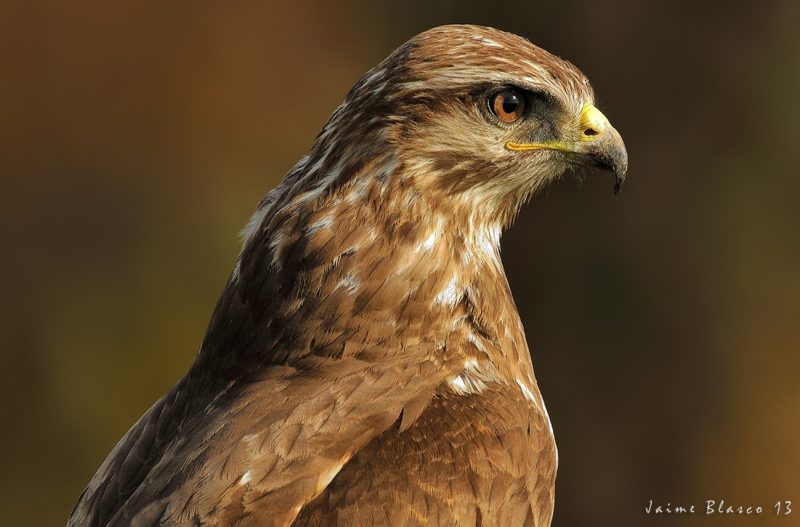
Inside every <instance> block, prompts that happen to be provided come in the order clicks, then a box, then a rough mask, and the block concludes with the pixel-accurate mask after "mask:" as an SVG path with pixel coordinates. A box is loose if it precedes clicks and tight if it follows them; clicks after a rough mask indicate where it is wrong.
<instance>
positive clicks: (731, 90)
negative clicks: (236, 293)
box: [0, 0, 800, 527]
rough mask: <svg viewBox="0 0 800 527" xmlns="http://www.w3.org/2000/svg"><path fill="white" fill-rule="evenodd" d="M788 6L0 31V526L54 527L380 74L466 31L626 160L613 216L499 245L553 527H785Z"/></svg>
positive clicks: (319, 14)
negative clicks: (535, 47)
mask: <svg viewBox="0 0 800 527" xmlns="http://www.w3.org/2000/svg"><path fill="white" fill-rule="evenodd" d="M290 4H291V6H290ZM799 6H800V4H798V3H797V2H791V1H788V0H787V1H784V2H769V1H766V2H666V1H656V2H644V1H638V0H617V1H600V0H592V1H588V0H587V1H578V2H558V1H540V2H536V1H517V2H457V1H446V2H439V3H435V4H429V3H428V2H424V1H421V0H412V1H409V2H398V3H395V4H388V3H384V4H380V3H376V2H369V1H362V2H330V3H323V2H322V1H318V2H299V3H295V2H255V1H238V2H211V1H192V2H189V1H173V2H165V1H148V0H136V1H134V0H125V1H117V2H101V1H95V2H87V1H69V2H66V1H62V2H55V1H53V2H43V1H19V2H8V1H3V2H0V184H1V185H0V244H1V245H0V247H2V256H1V257H0V277H1V279H2V296H1V298H0V346H2V348H1V349H0V401H2V403H1V404H0V424H1V425H0V426H2V428H1V429H0V467H2V470H0V511H2V518H3V519H2V523H3V525H26V526H28V525H30V526H39V525H42V526H44V525H61V524H63V523H64V522H65V521H66V517H67V515H68V514H69V511H70V510H71V508H72V506H73V504H74V502H75V501H76V499H77V497H78V495H79V494H80V492H81V490H82V488H83V486H84V485H85V484H86V483H87V482H88V480H89V478H90V477H91V475H92V474H93V473H94V471H95V470H96V469H97V467H98V466H99V465H100V463H101V461H102V460H103V459H104V457H105V455H106V454H107V452H108V451H109V450H110V449H111V448H112V447H113V445H114V444H115V442H116V441H117V439H118V438H120V437H121V436H122V434H123V433H124V432H125V431H126V430H127V429H128V427H129V426H130V425H131V424H132V423H133V422H134V421H135V420H136V419H137V418H138V417H139V415H141V414H142V413H143V412H144V411H145V410H146V409H147V408H148V407H149V406H150V404H152V402H154V401H155V400H156V399H157V398H158V397H159V396H160V395H161V394H162V393H163V392H165V391H166V390H167V389H169V387H170V386H171V385H172V384H173V383H175V382H176V381H177V380H178V379H179V378H180V376H181V375H182V374H183V372H184V371H185V370H186V368H187V367H188V366H189V364H190V363H191V361H192V359H193V357H194V355H195V353H196V350H197V348H198V346H199V345H200V342H201V340H202V337H203V332H204V329H205V326H206V323H207V321H208V319H209V317H210V314H211V311H212V308H213V306H214V303H215V300H216V297H217V295H218V294H219V291H220V290H221V288H222V286H223V284H224V282H225V280H226V278H227V275H228V272H229V271H230V269H231V268H232V266H233V264H234V262H235V260H236V257H237V253H238V248H239V241H238V239H237V232H238V231H239V230H240V229H241V228H242V227H243V226H244V224H245V223H246V222H247V220H248V218H249V215H250V214H251V212H252V211H253V209H254V207H255V205H256V203H257V202H258V200H259V199H260V198H261V197H262V196H263V195H264V194H265V193H266V192H267V191H268V190H269V189H270V188H272V187H273V186H274V185H275V184H276V183H277V182H278V181H279V179H280V178H281V177H282V176H283V174H284V173H285V172H286V171H287V170H288V169H289V168H290V167H291V166H292V165H293V164H294V162H295V161H296V160H297V159H298V158H299V157H300V156H301V155H303V153H304V152H305V151H306V149H307V148H308V146H309V145H310V144H311V141H312V140H313V138H314V136H315V135H316V133H317V131H318V130H319V129H320V127H321V126H322V124H323V123H324V122H325V120H326V119H327V117H328V115H329V114H330V112H331V111H332V110H333V109H334V108H335V107H336V105H337V104H338V103H339V102H340V101H341V100H342V98H343V97H344V95H345V93H346V92H347V90H348V88H349V87H350V86H351V85H352V84H354V83H355V81H356V80H357V79H358V78H359V77H360V76H361V75H362V74H363V73H364V72H365V71H366V70H368V69H369V68H370V67H372V66H373V65H374V64H376V63H377V62H378V61H379V60H381V59H382V58H383V57H384V56H386V55H387V54H388V53H389V52H391V50H392V49H394V48H395V47H396V46H398V45H399V44H401V43H402V42H403V41H405V40H406V39H407V38H408V37H410V36H412V35H413V34H415V33H417V32H419V31H421V30H424V29H427V28H429V27H431V26H434V25H439V24H442V23H452V22H471V23H481V24H486V25H493V26H495V27H499V28H502V29H506V30H509V31H512V32H516V33H519V34H521V35H524V36H526V37H528V38H530V39H531V40H533V41H534V42H535V43H538V44H539V45H541V46H543V47H545V48H546V49H548V50H550V51H552V52H554V53H556V54H558V55H560V56H562V57H565V58H568V59H569V60H571V61H572V62H574V63H575V64H576V65H577V66H578V67H579V68H581V69H582V70H583V71H584V72H585V73H586V75H587V76H588V77H589V79H590V80H591V81H592V84H593V85H594V88H595V90H596V92H597V94H598V98H599V107H600V108H601V109H602V110H603V112H604V113H605V114H606V115H607V116H608V117H609V119H610V120H611V122H612V123H613V124H614V125H615V126H616V127H617V129H619V130H620V132H621V133H622V135H623V137H624V138H625V141H626V143H627V146H628V151H629V155H630V170H629V178H628V184H627V185H626V187H625V188H624V190H623V192H622V194H621V195H619V196H617V197H616V198H613V197H612V195H611V186H612V182H611V178H610V176H609V175H608V174H602V173H593V172H587V173H586V174H584V176H583V177H582V178H575V177H571V176H570V177H567V178H566V179H565V180H564V181H562V182H561V183H559V184H557V185H555V186H553V187H551V188H550V189H549V190H548V191H547V192H546V193H545V194H543V195H540V196H538V197H536V198H535V199H534V201H533V203H532V204H531V205H529V206H528V207H527V208H526V209H525V210H524V212H523V213H522V215H521V217H520V219H519V221H518V222H517V224H516V225H515V226H514V227H513V228H512V229H511V230H510V231H509V232H508V233H507V234H506V235H505V236H504V239H503V258H504V261H505V263H506V267H507V271H508V274H509V278H510V281H511V285H512V289H513V291H514V294H515V298H516V300H517V303H518V306H519V310H520V313H521V315H522V318H523V321H524V323H525V327H526V329H527V333H528V338H529V342H530V344H531V348H532V353H533V360H534V367H535V369H536V372H537V376H538V378H539V383H540V386H541V388H542V391H543V393H544V395H545V398H546V400H547V404H548V408H549V410H550V414H551V416H552V420H553V426H554V428H555V433H556V437H557V440H558V444H559V450H560V459H561V464H560V469H559V476H558V488H557V501H556V514H555V521H554V525H557V526H560V527H565V526H566V527H573V526H584V525H587V526H588V525H591V526H605V525H608V526H632V527H640V526H648V525H676V526H684V525H685V526H695V525H697V526H699V525H750V524H756V525H798V524H800V521H798V516H800V441H799V438H798V435H800V404H799V403H800V381H799V380H798V379H800V236H798V228H800V212H799V211H798V198H799V197H800V170H798V166H797V158H798V155H797V154H798V151H800V144H799V143H798V130H799V129H800V96H799V94H800V36H798V35H800V33H798V22H800V7H799ZM651 498H652V499H655V500H656V501H661V502H666V501H670V502H672V503H682V504H691V503H695V504H698V505H702V503H703V501H704V500H705V499H719V498H725V499H726V500H728V501H731V502H734V503H741V504H745V505H751V504H752V505H756V504H761V505H763V506H765V507H766V508H767V512H766V513H765V515H764V516H762V517H760V518H755V519H754V518H748V519H737V518H719V517H712V518H707V517H705V516H703V515H701V514H696V515H695V516H694V517H691V518H687V517H682V518H674V517H673V518H654V517H652V516H650V517H648V516H646V515H645V514H644V507H645V505H646V504H647V502H648V500H649V499H651ZM778 499H793V500H795V508H796V510H797V512H796V513H795V514H794V515H793V516H790V517H788V518H784V519H780V521H779V519H776V518H775V517H774V516H771V515H770V511H771V507H772V504H773V503H774V502H775V501H777V500H778Z"/></svg>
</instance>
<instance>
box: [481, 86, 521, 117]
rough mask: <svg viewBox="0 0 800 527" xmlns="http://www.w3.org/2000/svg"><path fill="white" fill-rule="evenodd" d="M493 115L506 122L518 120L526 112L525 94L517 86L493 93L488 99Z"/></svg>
mask: <svg viewBox="0 0 800 527" xmlns="http://www.w3.org/2000/svg"><path fill="white" fill-rule="evenodd" d="M488 105H489V111H490V112H492V115H494V116H495V117H497V118H498V119H500V120H501V121H502V122H504V123H506V124H511V123H514V122H516V121H518V120H519V119H520V118H521V117H522V115H523V113H524V112H525V96H524V94H523V93H522V92H521V91H520V90H517V89H515V88H505V89H503V90H500V91H499V92H497V93H495V94H493V95H492V96H490V97H489V100H488Z"/></svg>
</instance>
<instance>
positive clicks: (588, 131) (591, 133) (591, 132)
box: [583, 128, 600, 135]
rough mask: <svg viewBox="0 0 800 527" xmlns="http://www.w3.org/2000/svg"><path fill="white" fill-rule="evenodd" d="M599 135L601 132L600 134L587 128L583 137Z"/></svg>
mask: <svg viewBox="0 0 800 527" xmlns="http://www.w3.org/2000/svg"><path fill="white" fill-rule="evenodd" d="M599 133H600V132H598V131H597V130H595V129H594V128H587V129H586V130H584V131H583V135H597V134H599Z"/></svg>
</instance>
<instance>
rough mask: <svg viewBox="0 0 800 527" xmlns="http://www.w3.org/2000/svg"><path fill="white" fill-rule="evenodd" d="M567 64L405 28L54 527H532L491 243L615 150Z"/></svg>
mask: <svg viewBox="0 0 800 527" xmlns="http://www.w3.org/2000/svg"><path fill="white" fill-rule="evenodd" d="M593 103H594V96H593V91H592V89H591V87H590V85H589V82H588V81H587V79H586V77H584V76H583V74H581V73H580V72H579V71H578V69H577V68H576V67H575V66H573V65H572V64H570V63H568V62H566V61H564V60H562V59H560V58H558V57H556V56H554V55H551V54H550V53H548V52H546V51H544V50H543V49H541V48H538V47H536V46H535V45H533V44H531V43H530V42H529V41H528V40H526V39H523V38H521V37H518V36H516V35H512V34H509V33H505V32H502V31H499V30H496V29H490V28H485V27H478V26H467V25H455V26H443V27H438V28H434V29H431V30H429V31H426V32H424V33H421V34H419V35H417V36H416V37H413V38H412V39H411V40H409V41H408V42H406V43H405V44H403V45H402V46H400V47H399V48H398V49H397V50H395V51H394V52H393V53H392V54H391V55H389V56H388V57H387V58H386V59H385V60H384V61H383V62H381V63H380V64H378V65H377V66H376V67H375V68H373V69H372V70H370V71H369V72H368V73H367V74H366V75H365V76H364V77H363V78H362V79H361V80H359V81H358V82H357V83H356V84H355V86H354V87H353V88H352V89H351V91H350V92H349V93H348V95H347V97H346V99H345V101H344V102H343V103H342V105H341V106H339V108H338V109H336V111H335V112H334V113H333V115H332V116H331V118H330V120H329V121H328V122H327V124H326V125H325V126H324V128H323V129H322V131H321V132H320V133H319V135H318V136H317V138H316V140H315V141H314V143H313V146H312V147H311V149H310V151H309V153H308V155H306V156H305V157H303V158H302V159H301V160H300V161H299V162H298V163H297V165H296V166H295V167H294V168H293V169H292V170H291V171H290V172H289V173H288V175H287V176H286V177H285V179H284V180H283V181H282V182H281V183H280V184H279V185H278V187H277V188H275V189H274V190H273V191H272V192H270V193H269V194H268V195H267V196H266V198H264V200H263V201H262V202H261V203H260V204H259V206H258V209H257V211H256V212H255V214H254V215H253V217H252V219H251V220H250V222H249V224H248V225H247V227H246V228H245V230H244V231H243V247H242V250H241V254H240V258H239V260H238V263H237V264H236V266H235V268H234V270H233V272H232V274H231V275H230V278H229V280H228V282H227V284H226V286H225V289H224V291H223V292H222V295H221V297H220V299H219V302H218V304H217V306H216V308H215V311H214V314H213V316H212V318H211V322H210V324H209V328H208V332H207V334H206V337H205V339H204V341H203V344H202V346H201V348H200V351H199V353H198V356H197V358H196V360H195V362H194V364H193V365H192V366H191V368H190V369H189V371H188V372H187V373H186V375H185V376H184V377H183V379H181V380H180V382H178V384H177V385H176V386H175V387H174V388H173V389H172V390H171V391H169V393H167V394H166V395H164V396H163V397H162V398H161V399H160V400H159V401H158V402H156V403H155V405H154V406H153V407H152V408H150V410H148V411H147V413H145V414H144V415H143V416H142V417H141V418H140V419H139V420H138V421H137V422H136V424H134V425H133V427H132V428H131V429H130V430H129V431H128V433H127V434H126V435H125V436H124V437H123V438H122V439H121V440H120V441H119V443H118V444H117V445H116V446H115V447H114V449H113V450H112V451H111V453H110V454H109V455H108V457H107V459H106V460H105V462H104V463H103V464H102V466H101V467H100V468H99V470H98V471H97V473H96V474H95V475H94V477H93V478H92V480H91V481H90V482H89V484H88V486H87V487H86V489H85V490H84V492H83V494H82V495H81V496H80V498H79V500H78V503H77V505H76V507H75V509H74V511H73V512H72V515H71V517H70V519H69V523H68V524H69V525H70V526H92V527H95V526H129V525H130V526H151V525H178V526H183V525H186V526H229V525H235V526H242V527H245V526H285V525H293V526H310V525H314V526H336V525H338V526H343V525H365V526H366V525H452V526H472V525H499V526H515V525H525V526H536V527H541V526H548V525H550V521H551V517H552V510H553V499H554V498H553V497H554V484H555V474H556V466H557V464H558V461H557V453H556V446H555V442H554V439H553V432H552V428H551V426H550V423H549V417H548V415H547V410H546V409H545V405H544V401H543V400H542V397H541V394H540V391H539V387H538V384H537V381H536V378H535V377H534V373H533V366H532V364H531V358H530V354H529V351H528V345H527V343H526V340H525V334H524V331H523V327H522V324H521V322H520V318H519V315H518V313H517V309H516V307H515V305H514V300H513V298H512V296H511V291H510V289H509V285H508V281H507V280H506V276H505V273H504V271H503V265H502V263H501V260H500V254H499V243H500V235H501V233H502V231H503V229H504V228H506V227H508V226H509V224H510V223H511V222H512V221H513V219H514V217H515V215H516V214H517V211H518V210H519V209H520V207H521V206H522V205H523V203H524V202H526V201H527V200H528V198H530V197H531V195H533V194H534V193H536V191H537V189H540V188H542V187H543V186H544V185H546V184H547V183H548V182H551V181H553V180H555V179H556V178H558V177H559V176H560V175H561V174H562V173H564V172H565V171H566V170H568V169H570V168H571V167H576V166H580V165H590V166H597V167H601V168H603V169H607V170H610V171H612V172H613V173H614V174H615V181H616V183H615V188H616V190H618V189H619V185H620V184H621V183H622V181H623V178H624V176H625V172H626V169H627V154H626V151H625V147H624V144H623V142H622V139H621V138H620V135H619V133H618V132H617V131H616V130H615V129H614V128H613V127H612V126H611V125H610V124H609V122H608V120H607V119H606V118H605V117H604V116H603V114H602V113H600V111H599V110H598V109H597V108H596V107H595V106H594V104H593Z"/></svg>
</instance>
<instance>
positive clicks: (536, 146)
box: [506, 104, 628, 194]
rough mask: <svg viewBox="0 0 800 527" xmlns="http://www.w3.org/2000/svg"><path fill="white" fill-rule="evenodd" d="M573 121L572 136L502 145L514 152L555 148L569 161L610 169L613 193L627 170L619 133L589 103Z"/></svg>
mask: <svg viewBox="0 0 800 527" xmlns="http://www.w3.org/2000/svg"><path fill="white" fill-rule="evenodd" d="M577 124H578V126H577V128H578V137H577V139H575V140H555V141H548V142H545V143H515V142H513V141H509V142H508V143H506V148H507V149H509V150H513V151H516V152H523V151H527V150H555V151H558V152H562V153H564V154H566V156H567V159H568V160H569V161H571V162H573V163H577V164H581V165H589V166H596V167H599V168H602V169H604V170H609V171H611V172H613V173H614V194H616V193H617V192H619V190H620V188H621V187H622V183H623V182H624V181H625V173H626V172H627V170H628V153H627V151H626V150H625V143H624V142H623V141H622V137H621V136H620V135H619V132H617V131H616V130H615V129H614V127H613V126H611V123H609V122H608V119H606V116H605V115H603V114H602V113H601V112H600V110H598V109H597V108H596V107H595V106H594V105H593V104H587V105H586V106H584V107H583V109H582V110H581V113H580V117H579V119H578V123H577Z"/></svg>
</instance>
